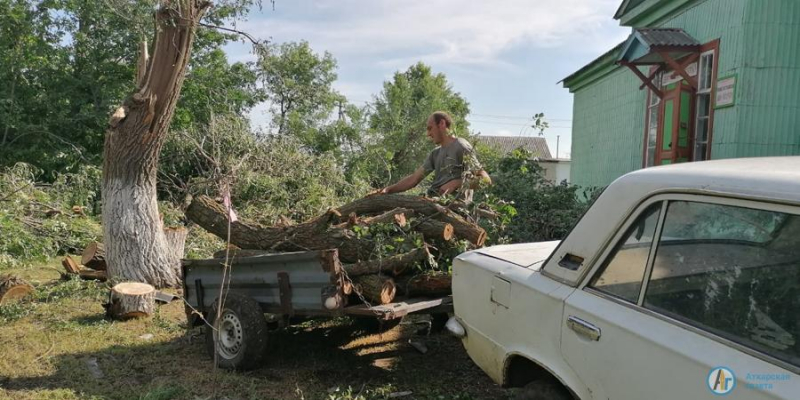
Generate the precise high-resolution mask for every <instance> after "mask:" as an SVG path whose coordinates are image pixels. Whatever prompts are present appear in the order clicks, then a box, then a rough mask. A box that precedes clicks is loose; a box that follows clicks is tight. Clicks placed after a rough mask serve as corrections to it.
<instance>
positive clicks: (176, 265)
mask: <svg viewBox="0 0 800 400" xmlns="http://www.w3.org/2000/svg"><path fill="white" fill-rule="evenodd" d="M187 235H189V230H188V229H186V228H184V227H177V228H173V227H170V228H165V229H164V236H165V237H166V239H167V256H168V257H169V260H170V266H171V267H172V269H173V270H174V271H175V274H176V275H178V277H179V278H180V279H181V280H183V273H182V270H181V260H182V259H183V255H184V253H185V251H186V236H187Z"/></svg>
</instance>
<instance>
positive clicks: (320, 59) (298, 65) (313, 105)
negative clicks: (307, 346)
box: [258, 42, 344, 139]
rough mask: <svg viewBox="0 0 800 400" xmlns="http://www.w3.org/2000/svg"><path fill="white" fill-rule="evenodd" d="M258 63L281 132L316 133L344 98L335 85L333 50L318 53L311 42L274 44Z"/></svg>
mask: <svg viewBox="0 0 800 400" xmlns="http://www.w3.org/2000/svg"><path fill="white" fill-rule="evenodd" d="M258 67H259V80H260V82H261V83H262V85H263V88H264V91H265V95H266V98H267V100H269V102H270V103H272V104H271V107H270V112H271V114H272V118H273V123H274V124H275V127H276V128H277V130H278V133H279V134H281V135H293V136H297V137H299V138H301V139H302V138H304V137H306V138H308V137H310V136H313V135H314V134H315V133H316V130H317V129H319V127H320V126H321V125H322V124H323V123H324V122H325V121H326V120H327V119H328V118H329V117H330V115H331V112H333V109H334V107H335V105H337V104H338V103H341V102H343V101H344V98H343V97H342V96H341V95H340V94H338V93H336V91H335V90H333V86H332V85H333V82H334V81H335V80H336V60H335V59H334V58H333V56H332V55H331V54H330V53H325V54H323V55H321V56H320V55H317V54H315V53H314V51H313V50H312V49H311V46H309V45H308V42H299V43H295V42H289V43H283V44H281V45H276V46H273V47H272V49H271V51H270V52H269V53H267V54H264V55H263V56H262V57H261V59H260V60H259V65H258ZM308 131H313V132H312V133H309V132H308Z"/></svg>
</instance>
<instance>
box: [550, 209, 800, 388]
mask: <svg viewBox="0 0 800 400" xmlns="http://www.w3.org/2000/svg"><path fill="white" fill-rule="evenodd" d="M743 205H744V206H743ZM764 207H766V209H764ZM796 214H797V210H796V209H794V208H791V207H783V206H768V205H765V204H760V203H754V202H745V201H734V200H730V199H720V198H711V197H704V196H677V195H673V196H662V197H656V198H654V199H652V200H650V201H649V202H648V203H647V204H644V205H643V206H642V207H640V208H639V209H638V210H637V211H636V212H634V213H633V214H632V215H631V218H629V221H628V222H627V223H626V224H624V225H623V227H622V229H620V232H619V233H618V234H617V235H616V236H614V237H613V239H612V241H611V242H610V243H609V246H607V248H606V250H605V251H604V254H602V255H601V257H599V258H597V259H596V264H595V265H594V266H593V268H591V269H590V272H589V273H588V274H587V276H586V277H585V279H584V280H583V283H582V285H581V286H579V289H580V290H576V291H575V292H574V293H573V294H571V295H570V296H569V297H568V298H567V300H566V302H565V308H564V326H563V328H562V341H561V351H562V355H563V357H564V358H565V360H566V361H567V363H568V364H569V365H570V366H571V367H572V368H573V369H574V370H575V371H576V373H577V374H578V376H579V377H580V378H581V379H582V380H583V382H584V384H585V385H586V386H587V387H588V388H589V390H590V391H591V392H592V395H593V398H596V399H613V400H628V399H630V400H638V399H704V398H707V399H712V398H718V396H719V395H725V396H726V397H728V398H731V399H790V398H792V399H795V398H797V397H796V396H797V393H799V392H800V376H798V375H797V373H798V370H799V369H800V368H799V367H798V366H800V343H798V342H800V323H798V319H797V315H798V313H800V217H798V216H797V215H796ZM778 377H779V378H780V379H778ZM772 378H774V379H772Z"/></svg>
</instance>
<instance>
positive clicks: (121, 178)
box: [102, 0, 210, 287]
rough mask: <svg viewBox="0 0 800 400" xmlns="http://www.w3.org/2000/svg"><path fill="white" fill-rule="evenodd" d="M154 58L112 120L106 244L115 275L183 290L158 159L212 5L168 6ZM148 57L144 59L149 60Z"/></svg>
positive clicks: (193, 1) (161, 14) (159, 20)
mask: <svg viewBox="0 0 800 400" xmlns="http://www.w3.org/2000/svg"><path fill="white" fill-rule="evenodd" d="M162 4H163V6H162V8H161V9H159V10H158V11H157V12H156V14H155V19H156V26H157V30H156V37H155V43H154V45H153V56H152V58H150V59H149V60H148V61H147V62H146V65H147V68H146V71H145V72H144V73H143V74H141V73H139V74H137V75H138V76H139V77H138V78H137V82H136V83H137V88H136V91H135V92H134V93H133V95H131V96H130V97H129V98H128V99H126V100H125V102H124V104H123V105H122V106H121V107H120V108H118V109H117V110H116V111H114V113H113V114H112V115H111V119H110V120H109V128H108V130H107V131H106V138H105V144H104V148H103V212H102V214H103V243H104V244H105V250H106V261H107V264H108V273H109V276H110V277H112V278H118V279H122V280H132V281H138V282H148V283H150V284H152V285H154V286H156V287H165V286H178V285H179V283H180V281H179V277H178V275H177V274H176V273H175V270H174V269H173V268H172V267H171V263H170V261H171V259H170V257H169V251H168V244H167V240H166V237H165V235H164V231H163V226H162V222H161V219H160V218H159V213H158V205H157V203H156V171H157V166H158V156H159V153H160V151H161V147H162V146H163V144H164V141H165V139H166V134H167V131H168V129H169V124H170V121H171V120H172V115H173V113H174V111H175V105H176V103H177V101H178V96H179V95H180V91H181V87H182V85H183V79H184V76H185V70H186V66H187V64H188V62H189V56H190V54H191V50H192V41H193V39H194V31H195V28H196V26H197V23H198V22H199V20H200V18H201V17H202V15H203V13H204V12H205V9H206V8H207V7H208V6H209V5H210V3H207V2H204V1H199V0H180V1H175V2H169V3H162ZM142 56H143V57H144V54H143V55H142Z"/></svg>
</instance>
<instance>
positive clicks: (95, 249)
mask: <svg viewBox="0 0 800 400" xmlns="http://www.w3.org/2000/svg"><path fill="white" fill-rule="evenodd" d="M81 264H83V265H85V266H86V267H88V268H91V269H93V270H95V271H105V270H106V267H107V266H106V251H105V249H104V248H103V244H102V243H98V242H91V243H89V245H88V246H86V248H85V249H83V253H82V254H81Z"/></svg>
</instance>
